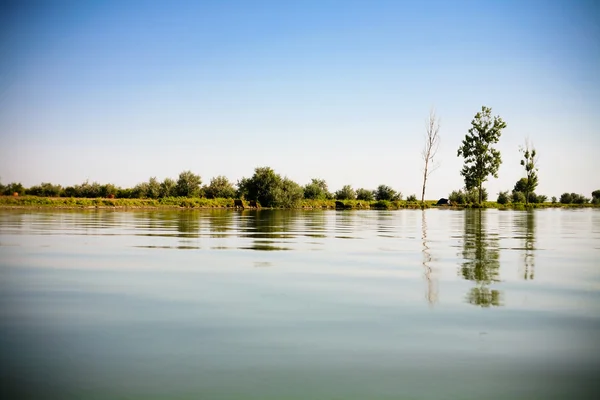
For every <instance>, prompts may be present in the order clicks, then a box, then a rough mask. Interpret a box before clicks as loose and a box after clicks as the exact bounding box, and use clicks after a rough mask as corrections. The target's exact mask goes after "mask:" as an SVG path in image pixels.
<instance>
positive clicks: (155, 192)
mask: <svg viewBox="0 0 600 400" xmlns="http://www.w3.org/2000/svg"><path fill="white" fill-rule="evenodd" d="M146 188H147V190H146V196H148V197H149V198H151V199H158V198H159V197H160V182H158V180H157V179H156V177H152V178H150V179H149V180H148V186H147V187H146Z"/></svg>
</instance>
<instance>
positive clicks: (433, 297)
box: [421, 210, 438, 305]
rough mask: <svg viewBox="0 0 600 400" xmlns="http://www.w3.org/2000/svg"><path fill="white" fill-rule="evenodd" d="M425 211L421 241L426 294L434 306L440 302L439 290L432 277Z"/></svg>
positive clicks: (428, 300) (423, 213) (423, 211)
mask: <svg viewBox="0 0 600 400" xmlns="http://www.w3.org/2000/svg"><path fill="white" fill-rule="evenodd" d="M425 213H426V211H425V210H422V220H421V234H422V235H421V240H422V241H423V250H422V252H423V269H424V271H425V281H426V282H427V289H426V292H425V298H426V299H427V302H428V303H429V305H434V304H435V303H437V300H438V288H437V282H436V281H435V280H434V279H433V277H432V270H431V261H432V257H431V251H430V249H429V245H428V243H427V219H426V218H425Z"/></svg>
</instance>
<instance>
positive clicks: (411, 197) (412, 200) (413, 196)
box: [406, 194, 417, 202]
mask: <svg viewBox="0 0 600 400" xmlns="http://www.w3.org/2000/svg"><path fill="white" fill-rule="evenodd" d="M406 201H408V202H415V201H417V195H416V194H411V195H410V196H408V197H407V198H406Z"/></svg>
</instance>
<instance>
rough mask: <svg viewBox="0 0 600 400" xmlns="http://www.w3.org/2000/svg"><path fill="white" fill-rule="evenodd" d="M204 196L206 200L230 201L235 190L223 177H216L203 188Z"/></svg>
mask: <svg viewBox="0 0 600 400" xmlns="http://www.w3.org/2000/svg"><path fill="white" fill-rule="evenodd" d="M204 195H205V196H206V198H208V199H217V198H220V199H232V198H234V197H235V188H234V187H233V185H232V184H231V182H229V179H227V178H226V177H224V176H221V175H220V176H217V177H214V178H212V179H211V180H210V184H209V185H208V186H205V187H204Z"/></svg>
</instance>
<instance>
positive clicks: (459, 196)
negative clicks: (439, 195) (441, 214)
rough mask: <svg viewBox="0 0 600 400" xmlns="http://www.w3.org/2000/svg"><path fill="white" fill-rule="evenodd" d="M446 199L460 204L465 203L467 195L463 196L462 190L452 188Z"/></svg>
mask: <svg viewBox="0 0 600 400" xmlns="http://www.w3.org/2000/svg"><path fill="white" fill-rule="evenodd" d="M448 200H450V202H452V203H455V204H461V205H462V204H466V203H467V197H466V196H465V194H464V192H463V191H462V190H458V191H456V190H454V191H453V192H452V193H450V195H449V196H448Z"/></svg>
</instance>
